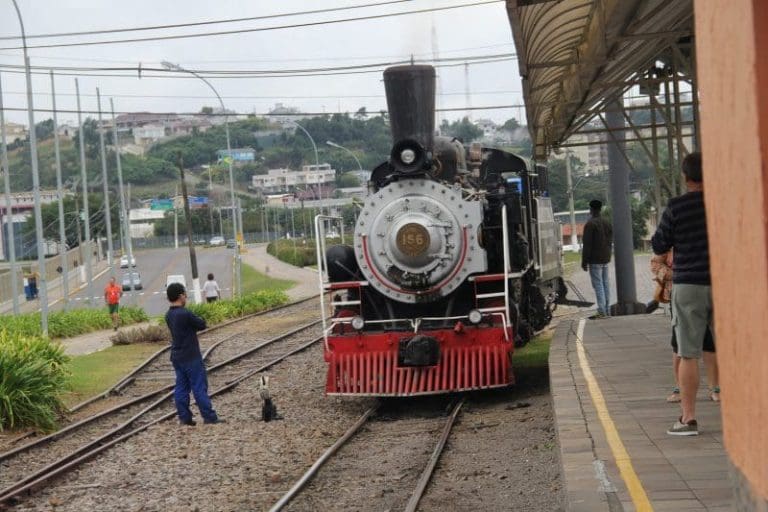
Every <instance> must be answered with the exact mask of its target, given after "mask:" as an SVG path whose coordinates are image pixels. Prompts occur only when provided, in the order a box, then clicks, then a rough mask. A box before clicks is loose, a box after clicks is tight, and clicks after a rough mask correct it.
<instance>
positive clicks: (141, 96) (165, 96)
mask: <svg viewBox="0 0 768 512" xmlns="http://www.w3.org/2000/svg"><path fill="white" fill-rule="evenodd" d="M3 94H13V95H16V96H22V95H26V94H27V93H26V92H25V91H3ZM34 94H35V96H46V97H47V96H50V95H51V93H50V92H47V91H41V92H35V93H34ZM465 94H466V93H464V92H443V93H437V95H438V96H464V95H465ZM496 94H522V91H519V90H517V91H513V90H500V91H473V92H472V96H488V95H496ZM681 94H682V93H681ZM56 96H76V94H75V93H74V92H58V91H57V92H56ZM80 96H81V97H85V98H87V97H93V98H95V97H96V95H95V94H90V93H89V94H84V93H80ZM104 96H109V97H111V98H139V99H185V100H210V99H211V96H210V95H208V96H186V95H178V94H107V93H105V94H104ZM383 96H384V95H383V94H345V95H343V96H340V95H338V94H337V95H324V96H306V95H302V96H222V97H221V98H222V99H225V100H281V99H287V100H316V99H345V98H356V99H363V98H382V97H383Z"/></svg>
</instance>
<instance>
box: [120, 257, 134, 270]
mask: <svg viewBox="0 0 768 512" xmlns="http://www.w3.org/2000/svg"><path fill="white" fill-rule="evenodd" d="M131 266H132V267H135V266H136V256H133V255H132V256H131ZM120 268H128V255H127V254H123V255H122V256H121V257H120Z"/></svg>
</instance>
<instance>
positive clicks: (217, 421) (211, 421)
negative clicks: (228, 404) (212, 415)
mask: <svg viewBox="0 0 768 512" xmlns="http://www.w3.org/2000/svg"><path fill="white" fill-rule="evenodd" d="M226 422H227V420H223V419H221V418H216V419H215V420H204V421H203V423H205V424H206V425H215V424H216V423H226Z"/></svg>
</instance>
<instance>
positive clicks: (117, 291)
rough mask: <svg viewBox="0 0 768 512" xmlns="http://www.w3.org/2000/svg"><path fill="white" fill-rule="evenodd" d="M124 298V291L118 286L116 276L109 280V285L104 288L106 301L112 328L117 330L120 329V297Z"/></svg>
mask: <svg viewBox="0 0 768 512" xmlns="http://www.w3.org/2000/svg"><path fill="white" fill-rule="evenodd" d="M122 296H123V289H122V288H121V287H120V286H119V285H118V284H117V282H116V281H115V278H114V276H113V277H110V278H109V284H107V287H106V288H104V300H105V301H106V303H107V307H108V308H109V314H110V315H111V316H112V327H113V328H114V329H115V330H117V328H118V327H120V311H119V310H120V297H122Z"/></svg>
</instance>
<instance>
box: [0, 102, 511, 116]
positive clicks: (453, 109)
mask: <svg viewBox="0 0 768 512" xmlns="http://www.w3.org/2000/svg"><path fill="white" fill-rule="evenodd" d="M524 107H525V104H524V103H518V104H511V105H489V106H484V107H475V106H473V107H451V108H438V109H435V110H436V111H437V112H456V111H461V110H492V109H510V108H524ZM4 109H5V110H9V111H14V112H26V111H27V108H26V107H8V106H6V107H4ZM366 109H367V110H368V111H369V112H368V113H367V114H366V115H379V112H380V111H382V112H386V109H379V108H372V109H369V108H367V107H366ZM34 110H35V112H53V110H52V109H49V108H37V107H35V109H34ZM56 112H59V113H62V114H77V113H78V112H79V113H81V114H98V113H99V111H98V110H80V111H78V110H76V109H67V110H65V109H61V108H59V109H56ZM102 113H103V111H102ZM135 113H136V112H135V111H122V112H118V111H115V114H118V115H121V114H135ZM141 113H142V114H152V115H157V116H189V117H200V116H202V117H225V116H229V117H233V116H241V117H254V116H255V117H268V116H269V117H301V116H303V117H323V116H330V115H333V114H339V113H342V112H290V113H285V114H278V113H269V112H268V113H259V112H226V113H224V112H213V113H210V114H206V113H203V112H141ZM343 113H349V112H343Z"/></svg>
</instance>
